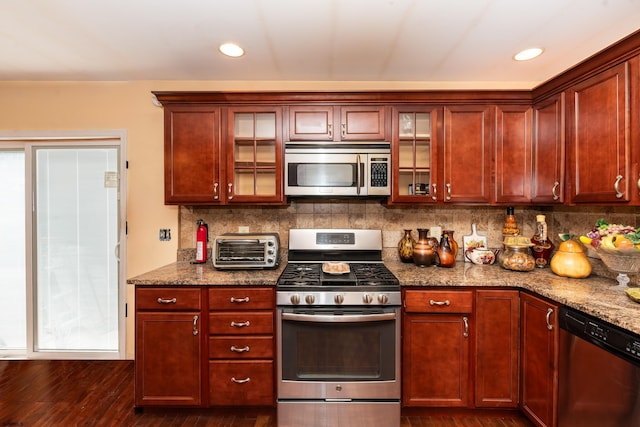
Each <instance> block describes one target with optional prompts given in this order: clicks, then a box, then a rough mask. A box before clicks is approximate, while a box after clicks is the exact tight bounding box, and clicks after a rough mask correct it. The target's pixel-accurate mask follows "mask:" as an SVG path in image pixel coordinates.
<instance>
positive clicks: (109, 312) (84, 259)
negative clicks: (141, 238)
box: [34, 147, 119, 351]
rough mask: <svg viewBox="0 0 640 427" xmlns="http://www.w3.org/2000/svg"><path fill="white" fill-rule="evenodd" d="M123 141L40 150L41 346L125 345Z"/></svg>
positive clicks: (38, 261)
mask: <svg viewBox="0 0 640 427" xmlns="http://www.w3.org/2000/svg"><path fill="white" fill-rule="evenodd" d="M118 157H119V155H118V149H117V148H96V147H91V148H38V149H36V154H35V162H36V165H35V181H36V184H35V185H36V204H35V206H36V212H35V218H34V228H35V229H34V236H35V237H34V238H35V241H36V246H37V255H36V268H35V276H36V278H35V297H36V302H35V311H36V324H37V330H36V336H35V337H34V347H35V348H34V350H35V351H65V350H66V351H73V350H75V351H78V350H80V351H83V350H93V351H116V350H117V349H118V260H117V258H116V250H117V244H118V209H119V206H118V180H119V177H118Z"/></svg>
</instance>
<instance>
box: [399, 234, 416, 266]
mask: <svg viewBox="0 0 640 427" xmlns="http://www.w3.org/2000/svg"><path fill="white" fill-rule="evenodd" d="M415 245H416V241H415V240H413V236H411V230H404V236H402V239H400V241H399V242H398V256H399V257H400V261H402V262H413V248H414V247H415Z"/></svg>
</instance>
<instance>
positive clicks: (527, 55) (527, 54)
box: [513, 47, 544, 61]
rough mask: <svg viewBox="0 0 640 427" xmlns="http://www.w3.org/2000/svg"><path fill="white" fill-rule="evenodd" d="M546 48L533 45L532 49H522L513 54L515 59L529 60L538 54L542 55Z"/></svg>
mask: <svg viewBox="0 0 640 427" xmlns="http://www.w3.org/2000/svg"><path fill="white" fill-rule="evenodd" d="M542 52H544V49H542V48H540V47H532V48H530V49H525V50H521V51H520V52H518V53H516V54H515V55H513V59H515V60H516V61H528V60H529V59H533V58H535V57H537V56H540V55H542Z"/></svg>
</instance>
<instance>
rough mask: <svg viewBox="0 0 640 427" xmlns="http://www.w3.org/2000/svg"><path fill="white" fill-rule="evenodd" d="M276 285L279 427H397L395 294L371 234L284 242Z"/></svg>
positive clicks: (313, 233)
mask: <svg viewBox="0 0 640 427" xmlns="http://www.w3.org/2000/svg"><path fill="white" fill-rule="evenodd" d="M288 258H289V260H288V263H287V265H286V267H285V269H284V271H283V272H282V274H281V275H280V278H279V279H278V283H277V286H276V301H277V324H276V330H277V346H278V362H277V363H278V369H277V375H278V426H279V427H321V426H322V427H325V426H352V427H359V426H366V427H371V426H385V427H393V426H399V425H400V394H401V388H400V386H401V384H400V301H401V298H400V285H399V282H398V279H397V278H396V277H395V276H394V275H393V273H391V272H390V271H389V270H388V269H387V268H386V267H385V266H384V264H383V262H382V232H381V231H380V230H310V229H292V230H290V232H289V249H288Z"/></svg>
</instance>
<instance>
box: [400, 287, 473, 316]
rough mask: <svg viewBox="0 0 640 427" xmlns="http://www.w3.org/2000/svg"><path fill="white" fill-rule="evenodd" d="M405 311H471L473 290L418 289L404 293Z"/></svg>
mask: <svg viewBox="0 0 640 427" xmlns="http://www.w3.org/2000/svg"><path fill="white" fill-rule="evenodd" d="M405 311H406V312H413V313H471V312H472V311H473V291H418V290H409V291H406V293H405Z"/></svg>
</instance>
